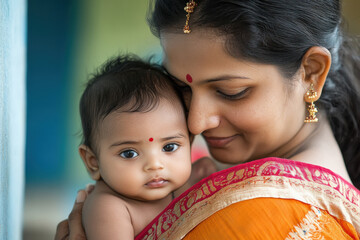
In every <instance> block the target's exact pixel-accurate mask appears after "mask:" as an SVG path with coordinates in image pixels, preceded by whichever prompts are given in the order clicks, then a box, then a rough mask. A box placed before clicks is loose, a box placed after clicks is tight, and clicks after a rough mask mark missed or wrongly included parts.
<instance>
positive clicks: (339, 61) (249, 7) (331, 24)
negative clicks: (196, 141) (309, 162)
mask: <svg viewBox="0 0 360 240" xmlns="http://www.w3.org/2000/svg"><path fill="white" fill-rule="evenodd" d="M187 2H188V0H172V1H169V0H156V2H155V3H154V5H153V8H152V9H151V10H152V11H151V12H150V14H151V15H150V16H149V24H150V27H151V29H152V31H153V33H154V34H155V35H157V36H160V35H161V32H163V31H168V32H179V33H180V34H181V33H183V30H182V29H183V27H184V24H185V20H186V12H185V11H184V7H185V5H186V3H187ZM195 2H196V3H197V6H196V7H195V9H194V12H193V13H191V17H190V23H189V24H190V29H191V30H192V31H196V29H199V28H207V29H211V30H214V31H215V33H216V34H219V36H224V37H226V43H225V46H224V47H225V50H226V51H227V52H228V53H229V54H230V55H231V56H233V57H237V58H242V59H245V60H249V61H253V62H259V63H265V64H272V65H276V66H277V67H278V68H279V69H280V70H281V71H282V73H283V74H284V76H286V77H287V78H288V79H292V78H291V77H292V76H294V74H295V73H296V72H297V70H298V69H299V67H300V65H301V61H302V58H303V56H304V55H305V53H306V52H307V50H308V49H309V48H311V47H313V46H322V47H325V48H326V49H328V50H329V51H330V53H331V56H332V65H331V68H330V71H329V74H328V77H327V81H326V83H325V86H324V89H323V92H322V95H321V98H320V99H319V101H318V102H317V103H319V105H318V106H319V109H324V110H325V111H326V113H327V118H328V119H329V122H330V125H331V127H332V131H333V133H334V136H335V138H336V140H337V143H338V144H339V147H340V149H341V152H342V154H343V157H344V161H345V164H346V167H347V171H348V173H349V175H350V178H351V180H352V181H353V183H354V185H355V186H356V187H357V188H360V91H359V85H360V84H359V82H360V81H359V78H360V55H359V42H358V41H357V40H356V39H354V40H351V39H350V38H348V37H346V36H345V34H344V33H343V31H342V26H343V23H342V18H341V3H340V1H339V0H316V1H314V0H302V1H299V0H195ZM190 34H191V33H190Z"/></svg>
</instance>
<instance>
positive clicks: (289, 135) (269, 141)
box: [161, 31, 306, 163]
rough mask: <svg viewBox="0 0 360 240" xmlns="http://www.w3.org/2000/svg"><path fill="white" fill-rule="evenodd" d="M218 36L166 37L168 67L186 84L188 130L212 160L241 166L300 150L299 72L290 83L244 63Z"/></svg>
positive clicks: (261, 67) (271, 70)
mask: <svg viewBox="0 0 360 240" xmlns="http://www.w3.org/2000/svg"><path fill="white" fill-rule="evenodd" d="M223 43H224V42H223V40H222V39H221V38H219V37H216V36H215V35H211V34H205V33H204V32H199V31H198V32H196V31H192V32H191V33H190V34H173V33H164V34H162V36H161V44H162V47H163V49H164V54H165V56H164V57H165V58H164V66H165V67H166V69H167V70H168V71H169V73H170V74H172V75H173V76H174V77H175V78H177V79H178V80H177V82H178V85H180V86H183V93H184V97H185V99H186V103H187V107H188V111H189V115H188V127H189V130H190V131H191V132H192V133H193V134H202V135H203V137H204V138H205V140H206V142H207V145H208V147H209V151H210V153H211V154H212V156H213V157H214V158H215V159H217V160H219V161H221V162H226V163H241V162H245V161H250V160H253V159H258V158H262V157H268V156H279V157H286V156H289V155H290V154H293V151H296V149H295V148H296V147H297V146H298V145H299V141H300V139H301V136H300V135H301V132H302V131H303V130H302V129H303V128H304V123H303V121H304V118H305V103H304V100H303V99H304V94H305V92H306V89H305V87H304V86H303V85H302V81H301V80H300V79H301V74H297V75H296V76H295V77H296V78H297V79H296V80H294V81H292V84H289V80H288V79H285V78H284V77H283V76H282V75H281V73H280V72H279V71H278V69H277V68H276V67H275V66H273V65H264V64H258V63H252V62H248V61H240V60H239V59H235V58H233V57H231V56H230V55H229V54H227V52H226V51H225V50H224V44H223Z"/></svg>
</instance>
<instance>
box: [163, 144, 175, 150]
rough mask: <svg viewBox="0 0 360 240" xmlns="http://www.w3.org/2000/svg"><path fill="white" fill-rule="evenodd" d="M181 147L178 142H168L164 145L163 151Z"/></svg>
mask: <svg viewBox="0 0 360 240" xmlns="http://www.w3.org/2000/svg"><path fill="white" fill-rule="evenodd" d="M178 148H179V145H178V144H176V143H169V144H166V145H165V146H164V147H163V152H174V151H176V149H178Z"/></svg>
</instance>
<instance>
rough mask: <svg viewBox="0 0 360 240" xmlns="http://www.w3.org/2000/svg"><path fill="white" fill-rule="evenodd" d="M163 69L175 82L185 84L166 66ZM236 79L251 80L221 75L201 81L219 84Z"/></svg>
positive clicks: (243, 77) (237, 76)
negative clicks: (219, 82)
mask: <svg viewBox="0 0 360 240" xmlns="http://www.w3.org/2000/svg"><path fill="white" fill-rule="evenodd" d="M163 68H164V70H165V72H166V73H167V74H168V75H169V76H170V77H171V78H173V79H174V80H175V81H179V82H181V83H184V81H181V80H180V79H178V78H177V77H175V76H174V75H172V74H171V73H170V72H169V71H168V70H167V69H166V67H165V65H164V64H163ZM234 79H250V78H248V77H245V76H242V75H229V74H227V75H220V76H218V77H214V78H210V79H205V80H200V81H199V82H200V83H208V82H218V81H224V80H225V81H226V80H234Z"/></svg>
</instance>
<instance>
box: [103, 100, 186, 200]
mask: <svg viewBox="0 0 360 240" xmlns="http://www.w3.org/2000/svg"><path fill="white" fill-rule="evenodd" d="M99 133H100V134H99V138H98V140H99V141H98V143H99V145H98V146H99V155H98V158H99V168H100V174H101V178H102V179H103V180H104V181H105V182H106V183H107V184H108V185H109V186H110V187H111V188H112V189H113V190H115V191H117V192H118V193H120V194H122V195H123V196H125V197H128V198H132V199H137V200H147V201H151V200H157V199H162V198H164V197H166V196H167V195H168V194H169V193H171V192H172V191H174V190H176V189H177V188H179V187H180V186H182V185H183V184H184V183H185V182H186V181H187V179H188V178H189V176H190V172H191V160H190V141H189V134H188V130H187V126H186V119H185V115H184V112H183V109H182V107H181V104H180V102H179V103H177V104H175V105H174V104H172V103H170V102H169V101H167V100H163V99H162V100H161V101H160V103H159V105H158V106H157V107H156V108H154V109H153V110H151V111H149V112H144V113H142V112H134V113H129V112H120V111H119V112H112V113H110V114H109V115H108V116H107V117H106V118H105V119H104V121H103V122H102V123H101V125H100V126H99Z"/></svg>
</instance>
